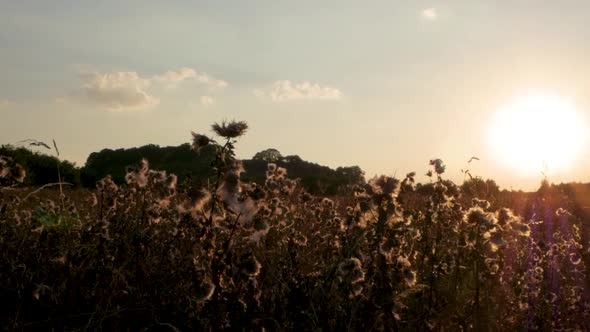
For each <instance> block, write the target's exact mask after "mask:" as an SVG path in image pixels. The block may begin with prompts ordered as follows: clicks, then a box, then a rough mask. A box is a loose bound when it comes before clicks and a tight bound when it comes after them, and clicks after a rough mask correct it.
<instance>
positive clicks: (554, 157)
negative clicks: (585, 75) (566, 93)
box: [488, 93, 586, 176]
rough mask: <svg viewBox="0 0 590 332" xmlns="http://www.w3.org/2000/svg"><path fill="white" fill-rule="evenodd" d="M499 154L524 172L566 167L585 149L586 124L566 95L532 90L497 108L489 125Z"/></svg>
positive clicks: (515, 169)
mask: <svg viewBox="0 0 590 332" xmlns="http://www.w3.org/2000/svg"><path fill="white" fill-rule="evenodd" d="M488 134H489V137H488V139H489V143H490V145H491V147H492V149H493V150H494V152H495V154H496V156H497V157H498V158H499V159H500V161H501V162H502V163H503V164H505V165H506V166H508V167H510V168H511V170H514V171H517V172H519V173H520V174H521V175H524V174H529V175H531V176H538V175H539V172H544V173H545V174H547V173H548V172H550V173H555V172H559V171H563V170H566V169H567V168H569V167H570V166H572V164H573V163H574V162H575V160H576V158H578V157H579V156H580V154H581V153H582V152H583V150H584V147H585V144H586V126H585V124H584V121H583V120H582V118H581V117H580V113H579V111H578V110H577V108H576V106H575V105H574V104H573V102H572V101H570V100H569V99H567V98H564V97H560V96H555V95H548V94H538V93H529V94H526V95H523V96H520V97H518V98H515V99H514V100H512V101H511V102H509V103H508V104H507V105H505V106H503V107H501V108H500V109H498V110H497V112H496V114H495V118H494V119H493V120H492V121H491V124H490V128H489V132H488Z"/></svg>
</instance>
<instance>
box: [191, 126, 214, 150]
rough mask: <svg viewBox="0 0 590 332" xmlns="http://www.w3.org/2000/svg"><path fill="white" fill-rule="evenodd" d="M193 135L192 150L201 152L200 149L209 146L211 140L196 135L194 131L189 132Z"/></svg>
mask: <svg viewBox="0 0 590 332" xmlns="http://www.w3.org/2000/svg"><path fill="white" fill-rule="evenodd" d="M191 134H192V135H193V150H194V151H196V152H199V151H201V149H202V148H204V147H205V146H207V145H209V143H210V142H211V139H209V137H207V136H205V135H201V134H197V133H195V132H194V131H191Z"/></svg>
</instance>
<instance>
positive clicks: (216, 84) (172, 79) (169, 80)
mask: <svg viewBox="0 0 590 332" xmlns="http://www.w3.org/2000/svg"><path fill="white" fill-rule="evenodd" d="M152 79H153V80H154V81H156V82H161V83H164V84H167V85H168V86H169V87H175V86H176V84H177V83H180V82H182V81H184V80H195V81H197V82H199V83H202V84H206V85H207V86H208V87H209V88H210V89H217V88H220V89H223V88H226V87H227V86H228V83H227V82H226V81H224V80H220V79H216V78H214V77H212V76H210V75H209V74H207V73H200V72H197V71H196V70H194V69H193V68H188V67H183V68H180V69H177V70H169V71H167V72H165V73H164V74H162V75H156V76H154V77H153V78H152Z"/></svg>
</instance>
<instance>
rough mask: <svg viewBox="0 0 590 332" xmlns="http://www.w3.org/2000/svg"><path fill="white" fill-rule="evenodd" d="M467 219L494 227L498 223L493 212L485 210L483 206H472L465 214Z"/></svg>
mask: <svg viewBox="0 0 590 332" xmlns="http://www.w3.org/2000/svg"><path fill="white" fill-rule="evenodd" d="M465 218H466V221H467V222H468V223H470V224H477V225H485V226H488V227H492V226H494V225H495V224H496V223H497V220H496V217H495V216H494V215H493V214H492V213H487V212H484V211H483V210H482V209H481V207H479V206H478V207H472V208H471V209H469V210H468V211H467V213H466V214H465Z"/></svg>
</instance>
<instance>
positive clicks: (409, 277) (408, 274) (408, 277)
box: [402, 269, 416, 287]
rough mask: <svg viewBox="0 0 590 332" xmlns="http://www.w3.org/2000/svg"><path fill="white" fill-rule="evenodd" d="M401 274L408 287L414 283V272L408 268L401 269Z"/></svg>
mask: <svg viewBox="0 0 590 332" xmlns="http://www.w3.org/2000/svg"><path fill="white" fill-rule="evenodd" d="M402 274H403V276H404V281H405V282H406V284H407V285H408V286H410V287H412V286H414V285H416V272H414V271H412V270H410V269H403V270H402Z"/></svg>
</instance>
